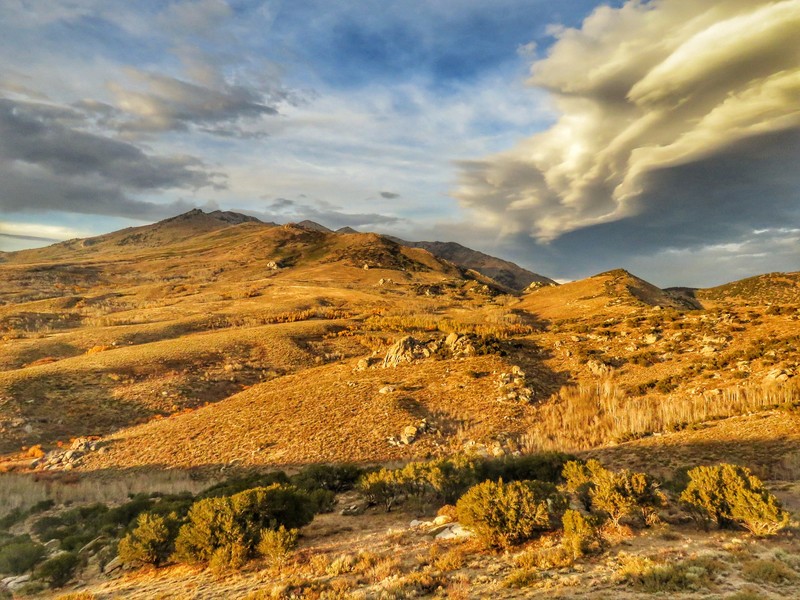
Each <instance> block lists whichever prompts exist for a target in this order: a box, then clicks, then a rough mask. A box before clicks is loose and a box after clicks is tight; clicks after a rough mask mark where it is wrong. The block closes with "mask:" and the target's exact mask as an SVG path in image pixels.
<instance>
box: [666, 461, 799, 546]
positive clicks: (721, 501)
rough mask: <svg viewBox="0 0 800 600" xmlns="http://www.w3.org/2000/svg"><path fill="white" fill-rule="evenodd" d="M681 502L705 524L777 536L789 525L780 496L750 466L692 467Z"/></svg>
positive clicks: (760, 534)
mask: <svg viewBox="0 0 800 600" xmlns="http://www.w3.org/2000/svg"><path fill="white" fill-rule="evenodd" d="M681 501H682V502H683V503H684V504H685V506H687V507H688V508H689V510H690V511H692V512H693V513H694V515H695V516H696V517H697V518H698V519H700V520H701V521H702V522H704V523H709V522H711V523H714V524H716V525H717V526H718V527H729V526H731V525H734V524H739V525H742V526H743V527H745V528H746V529H748V530H750V531H751V532H752V533H753V534H755V535H758V536H767V535H774V534H775V533H777V532H778V531H780V530H781V529H783V528H784V527H786V526H787V525H788V524H789V515H788V513H787V512H786V511H785V510H783V508H782V507H781V504H780V502H779V501H778V499H777V498H776V497H775V496H774V495H772V494H770V493H769V492H768V491H767V490H766V489H765V488H764V484H763V483H762V482H761V480H760V479H758V478H757V477H756V476H755V475H753V474H752V473H750V470H749V469H747V468H745V467H740V466H737V465H730V464H725V463H722V464H719V465H716V466H711V467H696V468H694V469H692V470H691V471H689V485H687V487H686V489H685V490H684V491H683V493H682V494H681Z"/></svg>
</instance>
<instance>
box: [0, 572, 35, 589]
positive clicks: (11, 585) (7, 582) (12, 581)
mask: <svg viewBox="0 0 800 600" xmlns="http://www.w3.org/2000/svg"><path fill="white" fill-rule="evenodd" d="M30 580H31V576H30V574H26V575H15V576H14V577H6V578H5V579H3V580H2V583H3V585H4V586H5V587H6V588H8V589H9V590H10V591H12V592H16V591H17V590H18V589H19V588H21V587H22V586H24V585H25V584H26V583H28V582H29V581H30Z"/></svg>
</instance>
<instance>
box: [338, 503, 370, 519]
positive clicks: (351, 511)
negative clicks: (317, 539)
mask: <svg viewBox="0 0 800 600" xmlns="http://www.w3.org/2000/svg"><path fill="white" fill-rule="evenodd" d="M365 510H367V505H366V504H365V503H363V502H359V503H358V504H350V505H348V506H345V507H344V508H343V509H342V510H340V511H339V514H340V515H342V516H343V517H353V516H357V515H360V514H363V512H364V511H365Z"/></svg>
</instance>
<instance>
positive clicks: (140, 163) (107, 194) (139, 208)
mask: <svg viewBox="0 0 800 600" xmlns="http://www.w3.org/2000/svg"><path fill="white" fill-rule="evenodd" d="M77 124H83V125H87V123H86V122H83V121H81V116H80V113H78V112H77V111H76V110H75V109H74V108H71V107H65V106H58V105H45V104H40V103H30V102H17V101H13V100H9V99H2V98H0V208H1V209H2V210H4V211H9V212H20V211H41V210H61V211H66V212H78V213H87V214H92V213H96V214H104V215H118V216H130V217H138V218H148V217H150V216H155V215H159V216H160V215H163V214H166V213H169V212H170V209H169V208H164V207H162V206H161V205H159V204H157V203H153V202H147V201H141V200H136V199H133V198H131V197H130V194H132V193H158V192H162V191H164V190H169V189H191V190H197V189H199V188H203V187H220V186H222V185H223V179H222V178H221V176H220V175H219V174H215V173H213V172H209V171H208V170H207V169H206V167H205V165H204V164H203V163H202V162H201V161H200V160H198V159H196V158H192V157H188V156H154V155H151V154H147V153H145V152H144V151H143V150H142V149H140V148H138V147H137V146H134V145H132V144H130V143H127V142H124V141H120V140H116V139H112V138H110V137H106V136H103V135H98V134H95V133H89V132H87V131H82V130H80V129H78V128H77V126H76V125H77ZM173 204H174V206H179V205H180V206H181V207H182V206H184V205H185V203H182V202H180V201H179V202H176V203H173ZM174 206H173V208H174Z"/></svg>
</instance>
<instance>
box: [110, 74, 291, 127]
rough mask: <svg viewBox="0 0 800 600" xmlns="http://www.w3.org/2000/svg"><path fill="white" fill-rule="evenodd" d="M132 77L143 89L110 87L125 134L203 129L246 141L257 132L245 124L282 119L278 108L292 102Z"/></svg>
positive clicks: (280, 95) (244, 89)
mask: <svg viewBox="0 0 800 600" xmlns="http://www.w3.org/2000/svg"><path fill="white" fill-rule="evenodd" d="M126 73H127V74H128V76H129V78H130V79H131V80H132V81H133V83H134V85H136V84H138V86H139V89H135V88H134V87H128V86H125V85H122V84H119V83H111V84H109V89H110V91H111V92H112V94H113V95H114V98H115V106H116V108H117V109H118V111H119V114H120V116H121V119H120V123H119V125H118V128H119V129H120V130H121V131H130V132H151V133H152V132H163V131H185V130H188V129H190V128H191V127H197V128H199V129H200V130H201V131H204V132H206V133H210V134H214V135H223V136H233V137H236V136H239V137H243V136H246V135H247V134H248V133H251V132H248V131H247V130H245V129H242V128H241V127H239V126H238V124H239V123H241V122H242V121H247V120H254V119H259V118H260V117H262V116H264V115H277V114H278V109H277V105H278V103H279V102H281V101H283V100H285V99H286V98H287V93H284V92H282V91H280V90H275V91H271V92H267V93H265V92H262V91H260V90H257V89H255V88H253V87H250V86H245V85H232V84H228V83H224V82H222V83H219V84H218V86H217V87H209V86H207V85H200V84H197V83H191V82H187V81H182V80H180V79H177V78H174V77H170V76H166V75H161V74H155V73H148V72H145V71H141V70H138V69H132V68H129V69H127V70H126ZM207 76H208V77H209V78H211V77H212V76H211V75H207Z"/></svg>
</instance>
